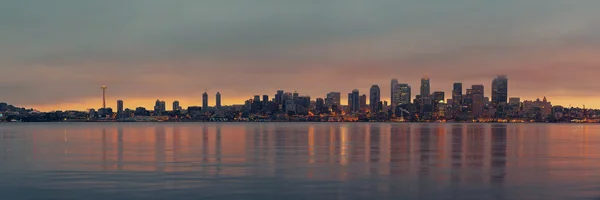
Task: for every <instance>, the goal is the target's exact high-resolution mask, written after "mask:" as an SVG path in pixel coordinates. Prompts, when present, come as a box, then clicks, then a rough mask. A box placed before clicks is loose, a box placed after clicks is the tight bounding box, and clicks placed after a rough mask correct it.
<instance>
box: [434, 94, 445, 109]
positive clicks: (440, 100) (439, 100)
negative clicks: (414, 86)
mask: <svg viewBox="0 0 600 200" xmlns="http://www.w3.org/2000/svg"><path fill="white" fill-rule="evenodd" d="M431 96H432V101H433V102H432V108H433V112H434V113H440V109H441V108H442V106H438V105H441V104H444V99H445V93H444V92H440V91H437V92H433V94H432V95H431Z"/></svg>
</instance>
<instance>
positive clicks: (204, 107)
mask: <svg viewBox="0 0 600 200" xmlns="http://www.w3.org/2000/svg"><path fill="white" fill-rule="evenodd" d="M202 110H204V111H207V110H208V94H207V93H206V92H204V94H202Z"/></svg>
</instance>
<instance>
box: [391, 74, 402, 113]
mask: <svg viewBox="0 0 600 200" xmlns="http://www.w3.org/2000/svg"><path fill="white" fill-rule="evenodd" d="M397 86H398V79H392V82H391V84H390V88H391V93H390V103H391V105H392V106H398V105H400V103H399V102H400V91H399V90H398V89H397Z"/></svg>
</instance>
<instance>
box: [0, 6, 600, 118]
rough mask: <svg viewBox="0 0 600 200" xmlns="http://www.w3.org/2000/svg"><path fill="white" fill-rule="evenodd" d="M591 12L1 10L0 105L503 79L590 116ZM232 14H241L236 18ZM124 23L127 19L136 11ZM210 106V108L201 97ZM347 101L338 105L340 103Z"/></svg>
mask: <svg viewBox="0 0 600 200" xmlns="http://www.w3.org/2000/svg"><path fill="white" fill-rule="evenodd" d="M598 7H600V2H598V1H576V2H572V1H564V0H531V1H516V0H509V1H499V2H496V1H494V2H492V1H482V2H477V3H474V2H472V1H466V0H457V1H448V2H425V1H384V0H373V1H369V2H363V1H342V0H331V1H322V2H305V1H302V2H293V3H292V2H283V1H280V2H274V1H237V0H236V1H235V3H232V2H222V1H211V3H206V2H195V1H186V2H177V3H173V2H168V3H167V2H160V1H144V0H132V1H127V2H121V1H64V0H58V1H48V2H46V1H33V0H21V1H7V2H4V4H3V6H2V7H0V13H2V14H3V17H2V19H3V20H2V21H1V22H0V24H1V25H2V27H4V28H3V29H1V30H0V41H3V42H2V45H0V69H1V70H2V73H1V74H0V101H3V102H9V103H11V104H15V105H18V106H23V107H30V108H36V109H39V110H69V109H77V110H82V109H87V108H97V107H98V106H97V105H98V102H99V97H98V91H99V89H98V87H99V86H101V85H103V84H106V85H107V86H109V89H108V91H107V92H108V93H109V94H107V106H108V107H113V108H114V107H115V103H116V100H118V99H122V100H124V101H125V104H126V105H127V107H133V106H144V107H152V106H153V101H154V100H155V99H156V98H161V99H164V100H165V101H167V102H171V101H173V100H179V101H180V102H181V105H182V106H184V107H185V106H187V105H202V102H201V99H202V93H203V92H204V91H205V90H206V91H207V92H208V93H209V94H211V96H214V94H215V93H216V92H217V91H218V92H221V93H222V95H223V101H222V104H223V105H230V104H238V103H240V102H243V101H244V100H245V99H247V98H248V97H249V96H250V97H251V96H253V95H256V94H259V95H263V94H268V95H269V96H272V95H273V91H275V90H277V89H284V90H286V91H296V90H297V91H301V92H302V93H303V94H305V95H310V96H312V97H323V96H324V94H326V93H328V92H331V91H339V92H342V97H344V99H345V97H346V95H345V94H346V93H348V92H349V91H351V90H352V89H358V90H360V91H361V93H362V94H367V93H368V91H369V88H370V86H371V85H373V84H376V85H379V87H380V89H381V91H382V92H381V100H383V101H388V102H390V97H389V95H390V92H389V91H391V88H390V84H389V83H390V80H391V79H392V78H396V79H398V80H399V82H401V83H408V84H410V85H411V86H412V89H413V91H412V93H413V96H414V95H416V94H418V93H419V80H418V79H419V78H420V77H421V76H423V75H427V76H428V77H430V79H431V80H432V83H431V91H444V92H445V94H446V96H448V95H449V94H451V90H452V89H451V88H452V86H451V85H452V83H454V82H462V83H464V88H469V87H470V86H471V85H475V84H483V85H485V86H486V87H488V88H489V89H487V88H486V91H485V92H486V94H485V96H489V97H490V98H491V95H490V93H489V92H490V91H491V89H492V88H491V87H489V85H490V81H491V80H490V78H493V77H495V76H496V75H497V74H504V75H507V76H508V77H510V79H511V84H510V86H509V90H510V96H518V97H521V98H522V99H536V98H542V97H543V96H547V97H548V98H549V99H552V101H553V103H556V104H560V105H565V106H568V105H573V106H577V107H582V106H583V105H586V106H587V107H594V108H600V101H598V99H600V94H598V93H596V92H595V91H599V90H600V84H599V83H600V82H599V80H598V78H597V74H600V67H598V66H600V59H599V58H598V56H597V55H598V52H600V43H598V41H600V21H598V20H597V19H598V18H600V13H598V12H597V9H596V8H598ZM241 8H243V9H242V10H240V9H241ZM132 10H133V11H134V12H133V11H132ZM209 100H210V102H209V105H211V106H212V105H214V104H215V99H214V98H210V99H209ZM342 102H344V100H342Z"/></svg>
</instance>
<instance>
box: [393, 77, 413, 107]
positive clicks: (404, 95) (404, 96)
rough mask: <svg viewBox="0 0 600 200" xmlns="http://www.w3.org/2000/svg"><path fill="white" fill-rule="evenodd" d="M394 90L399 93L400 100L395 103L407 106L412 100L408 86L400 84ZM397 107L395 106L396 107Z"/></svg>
mask: <svg viewBox="0 0 600 200" xmlns="http://www.w3.org/2000/svg"><path fill="white" fill-rule="evenodd" d="M396 90H397V91H399V92H400V100H399V101H398V102H396V103H397V104H398V105H402V104H409V103H410V100H411V98H412V92H411V88H410V85H408V84H406V83H401V84H398V85H397V86H396ZM398 105H397V106H398Z"/></svg>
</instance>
